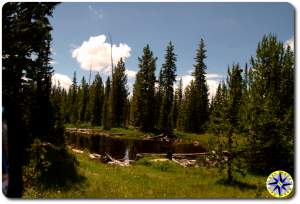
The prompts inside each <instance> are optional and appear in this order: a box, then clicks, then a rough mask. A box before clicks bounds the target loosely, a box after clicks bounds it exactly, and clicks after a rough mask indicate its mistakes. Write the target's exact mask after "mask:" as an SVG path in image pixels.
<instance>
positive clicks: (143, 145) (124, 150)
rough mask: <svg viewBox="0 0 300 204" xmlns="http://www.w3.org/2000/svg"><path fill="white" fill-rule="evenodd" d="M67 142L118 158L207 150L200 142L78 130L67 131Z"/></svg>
mask: <svg viewBox="0 0 300 204" xmlns="http://www.w3.org/2000/svg"><path fill="white" fill-rule="evenodd" d="M66 138H67V142H68V143H69V144H72V145H75V146H76V147H78V148H81V149H88V150H89V151H90V152H92V153H97V154H100V155H104V154H105V152H107V153H109V154H110V155H111V156H112V157H114V158H116V159H135V157H136V154H137V153H167V152H173V153H196V152H205V151H206V150H205V148H204V147H203V146H202V145H201V144H200V145H199V144H192V143H182V142H173V143H168V142H162V141H154V140H141V139H124V138H117V137H107V136H103V135H87V134H83V133H78V132H66Z"/></svg>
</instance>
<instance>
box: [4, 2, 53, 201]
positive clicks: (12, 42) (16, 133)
mask: <svg viewBox="0 0 300 204" xmlns="http://www.w3.org/2000/svg"><path fill="white" fill-rule="evenodd" d="M56 4H57V3H24V2H21V3H17V2H9V3H6V4H5V5H4V6H3V8H2V26H3V30H2V31H3V39H2V40H3V41H2V43H3V47H2V74H3V75H2V76H3V87H2V88H3V89H2V90H3V109H4V113H3V116H4V117H6V118H5V119H6V120H7V126H8V127H9V131H8V163H9V167H10V168H9V186H8V192H7V196H8V197H21V195H22V164H23V161H24V157H25V153H24V151H25V147H28V146H27V145H29V144H30V143H31V142H32V141H33V139H34V137H40V138H42V139H44V140H45V139H47V138H48V137H49V132H50V131H51V130H53V122H54V119H53V113H52V106H51V102H50V89H51V75H52V67H51V66H50V63H49V62H50V42H51V30H52V27H51V25H50V22H49V19H48V18H49V17H51V16H52V12H53V9H54V8H55V6H56ZM33 34H34V35H33ZM25 79H26V80H25ZM35 105H37V106H35ZM32 110H36V111H39V113H37V112H32ZM31 122H34V123H31ZM39 133H42V135H40V134H39Z"/></svg>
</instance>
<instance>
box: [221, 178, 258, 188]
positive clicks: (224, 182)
mask: <svg viewBox="0 0 300 204" xmlns="http://www.w3.org/2000/svg"><path fill="white" fill-rule="evenodd" d="M217 184H221V185H225V186H232V187H238V188H239V189H241V190H250V189H252V190H253V189H257V186H256V185H254V184H249V183H245V182H241V181H238V180H233V181H232V182H230V181H228V179H221V180H219V181H217Z"/></svg>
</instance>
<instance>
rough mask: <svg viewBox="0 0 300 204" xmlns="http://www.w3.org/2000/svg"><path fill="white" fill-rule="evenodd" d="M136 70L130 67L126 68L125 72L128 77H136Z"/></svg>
mask: <svg viewBox="0 0 300 204" xmlns="http://www.w3.org/2000/svg"><path fill="white" fill-rule="evenodd" d="M136 73H137V72H136V71H134V70H130V69H126V70H125V74H127V77H128V78H135V76H136Z"/></svg>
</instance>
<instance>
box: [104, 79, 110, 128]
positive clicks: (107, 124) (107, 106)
mask: <svg viewBox="0 0 300 204" xmlns="http://www.w3.org/2000/svg"><path fill="white" fill-rule="evenodd" d="M110 89H111V82H110V78H109V77H107V80H106V82H105V91H104V101H103V108H102V124H103V127H104V129H110V128H111V106H110V95H111V93H110V92H111V91H110Z"/></svg>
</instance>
